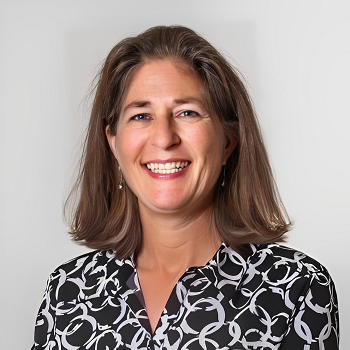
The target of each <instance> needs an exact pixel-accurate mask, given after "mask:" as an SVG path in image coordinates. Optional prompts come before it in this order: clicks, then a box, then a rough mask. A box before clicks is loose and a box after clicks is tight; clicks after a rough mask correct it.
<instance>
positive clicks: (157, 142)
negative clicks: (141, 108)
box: [152, 113, 181, 150]
mask: <svg viewBox="0 0 350 350" xmlns="http://www.w3.org/2000/svg"><path fill="white" fill-rule="evenodd" d="M180 142H181V138H180V136H179V134H178V130H177V126H176V121H175V120H174V117H173V116H172V115H167V114H165V113H164V114H163V115H161V116H158V117H157V118H156V120H155V122H154V124H153V126H152V144H153V145H154V146H156V147H158V148H161V149H164V150H166V149H168V148H170V147H172V146H175V145H178V144H180Z"/></svg>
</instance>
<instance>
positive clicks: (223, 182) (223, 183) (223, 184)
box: [221, 164, 226, 187]
mask: <svg viewBox="0 0 350 350" xmlns="http://www.w3.org/2000/svg"><path fill="white" fill-rule="evenodd" d="M225 171H226V164H225V165H224V176H223V177H222V183H221V186H222V187H225V175H226V174H225Z"/></svg>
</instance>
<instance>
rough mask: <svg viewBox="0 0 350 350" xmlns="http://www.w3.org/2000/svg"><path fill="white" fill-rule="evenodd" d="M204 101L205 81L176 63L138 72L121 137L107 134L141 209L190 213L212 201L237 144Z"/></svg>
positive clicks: (162, 62) (153, 64) (121, 120)
mask: <svg viewBox="0 0 350 350" xmlns="http://www.w3.org/2000/svg"><path fill="white" fill-rule="evenodd" d="M204 101H205V100H204V93H203V84H202V82H201V81H200V79H199V78H198V77H196V76H195V75H194V73H193V72H190V71H189V69H179V68H178V67H177V66H175V65H174V64H173V63H172V62H171V61H168V60H158V61H150V62H148V63H146V64H145V65H143V66H142V67H141V68H140V69H139V70H138V71H137V72H136V74H135V76H134V78H133V80H132V82H131V85H130V88H129V91H128V93H127V96H126V98H125V101H124V104H123V106H122V108H121V114H120V116H119V121H118V125H117V132H116V135H111V134H110V133H109V132H108V130H107V138H108V142H109V145H110V147H111V149H112V152H113V154H114V155H115V157H116V158H117V160H118V163H119V165H120V168H121V170H122V173H123V176H124V178H125V181H126V182H127V184H128V186H129V187H130V189H131V190H132V191H133V193H134V194H135V195H136V196H137V198H138V200H139V205H140V209H142V207H144V208H148V209H150V210H153V211H157V212H169V211H171V212H173V211H185V212H186V213H187V214H188V213H189V211H190V212H193V211H195V210H198V209H199V210H200V208H203V207H207V206H210V205H211V204H212V203H213V195H214V186H215V184H216V182H217V179H218V177H219V175H220V172H221V169H222V165H223V164H225V163H226V160H227V158H228V157H229V156H230V154H231V153H232V151H233V149H234V147H235V142H233V141H232V140H231V142H227V141H226V139H225V136H224V132H223V130H222V127H221V125H220V124H219V122H218V121H217V118H215V116H210V115H209V112H208V111H207V110H206V109H205V107H204ZM226 145H228V146H226Z"/></svg>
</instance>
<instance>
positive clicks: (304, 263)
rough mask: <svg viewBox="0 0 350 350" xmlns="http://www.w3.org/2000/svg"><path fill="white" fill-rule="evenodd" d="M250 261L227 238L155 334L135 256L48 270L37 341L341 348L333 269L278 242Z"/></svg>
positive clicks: (259, 248) (171, 304) (175, 295)
mask: <svg viewBox="0 0 350 350" xmlns="http://www.w3.org/2000/svg"><path fill="white" fill-rule="evenodd" d="M251 249H252V254H251V255H250V256H249V257H248V259H246V260H245V259H243V258H242V257H241V256H240V255H239V254H238V253H236V252H235V251H234V250H232V249H231V248H229V247H227V246H225V245H224V244H222V246H221V247H220V248H219V250H218V251H217V252H216V254H215V255H214V257H213V258H212V259H211V260H209V262H208V263H207V264H206V265H204V266H201V267H191V268H189V269H187V270H186V271H185V273H184V274H183V275H182V276H181V278H180V279H179V281H178V282H177V283H176V285H175V287H174V288H173V290H172V293H171V295H170V297H169V299H168V301H167V303H166V306H165V308H164V310H163V312H162V314H161V317H160V319H159V321H158V324H157V326H156V329H155V331H154V333H153V334H152V330H151V326H150V322H149V320H148V318H147V312H146V308H145V301H144V298H143V295H142V290H141V288H140V284H139V281H138V277H137V272H136V268H135V266H134V264H133V261H132V259H121V258H120V257H118V255H117V254H116V253H115V252H114V251H93V252H90V253H87V254H85V255H82V256H80V257H78V258H75V259H73V260H70V261H69V262H67V263H65V264H63V265H61V266H59V267H58V268H57V269H56V270H55V271H54V272H53V273H52V274H51V275H50V277H49V279H48V283H47V287H46V290H45V294H44V297H43V300H42V303H41V306H40V310H39V313H38V316H37V320H36V326H35V336H34V338H35V340H34V345H33V347H32V350H33V349H36V350H39V349H50V350H56V349H70V350H73V349H91V350H99V349H103V350H106V349H109V350H112V349H132V350H133V349H154V350H161V349H162V350H175V349H176V350H177V349H183V350H185V349H187V350H193V349H208V350H211V349H221V350H224V349H280V350H281V349H282V350H288V349H290V350H298V349H303V350H312V349H326V350H336V349H338V340H339V339H338V338H339V337H338V329H339V328H338V327H339V323H338V308H337V297H336V292H335V287H334V284H333V281H332V279H331V277H330V276H329V274H328V272H327V270H326V269H325V268H324V267H323V266H322V265H321V264H320V263H318V262H317V261H315V260H314V259H312V258H310V257H308V256H307V255H305V254H303V253H301V252H299V251H296V250H293V249H291V248H287V247H285V246H282V245H278V244H275V243H269V244H259V245H255V244H251Z"/></svg>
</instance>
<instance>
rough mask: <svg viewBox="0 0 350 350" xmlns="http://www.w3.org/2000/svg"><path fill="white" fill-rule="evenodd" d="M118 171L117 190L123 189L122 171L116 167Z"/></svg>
mask: <svg viewBox="0 0 350 350" xmlns="http://www.w3.org/2000/svg"><path fill="white" fill-rule="evenodd" d="M118 171H119V189H120V190H122V189H123V173H122V170H121V169H120V166H119V165H118Z"/></svg>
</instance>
